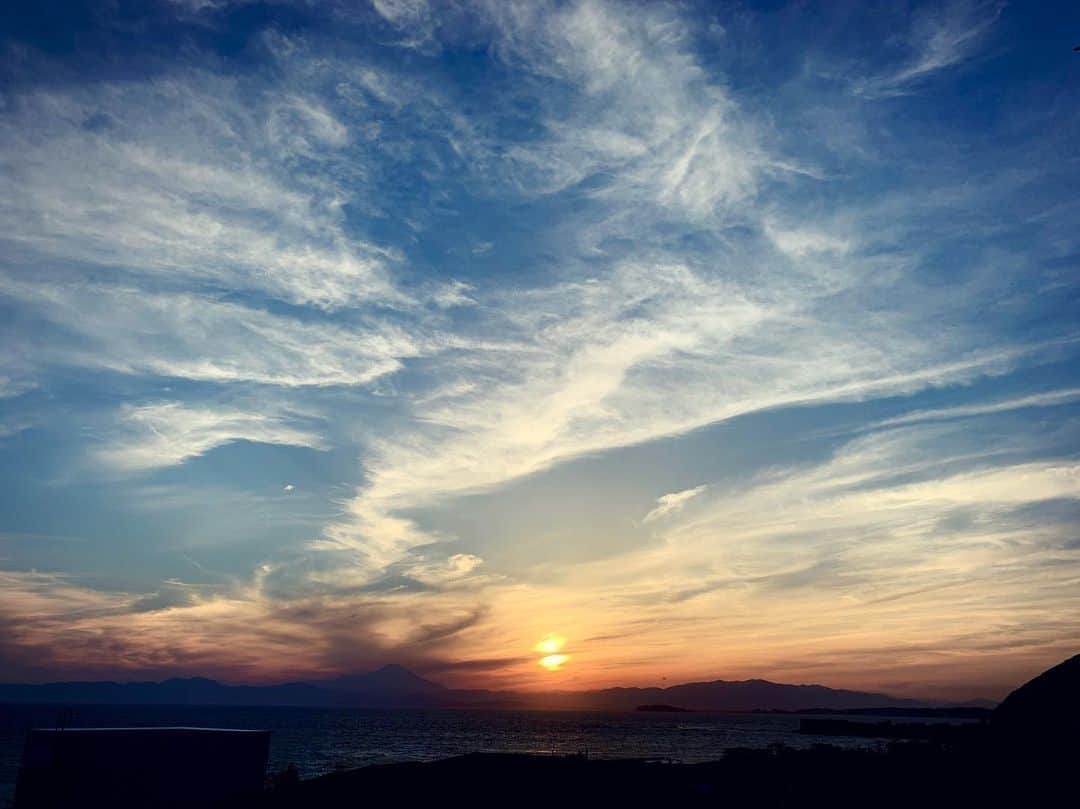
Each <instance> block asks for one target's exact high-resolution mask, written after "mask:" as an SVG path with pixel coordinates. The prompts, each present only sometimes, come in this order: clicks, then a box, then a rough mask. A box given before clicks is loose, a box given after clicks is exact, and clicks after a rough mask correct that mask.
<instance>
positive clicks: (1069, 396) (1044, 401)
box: [881, 388, 1080, 427]
mask: <svg viewBox="0 0 1080 809" xmlns="http://www.w3.org/2000/svg"><path fill="white" fill-rule="evenodd" d="M1077 401H1080V389H1077V388H1068V389H1064V390H1052V391H1046V392H1044V393H1033V394H1030V395H1027V396H1016V397H1014V398H1011V399H1003V400H998V401H992V402H981V403H976V404H967V405H957V406H956V407H943V408H939V409H937V410H916V411H914V412H911V413H905V414H904V415H902V416H897V417H895V418H892V419H888V420H887V421H884V422H882V423H881V426H883V427H884V426H898V425H903V424H914V423H917V422H921V421H949V420H952V419H966V418H973V417H976V416H990V415H995V414H997V413H1008V412H1010V411H1012V410H1025V409H1027V408H1036V407H1059V406H1061V405H1067V404H1072V403H1074V402H1077Z"/></svg>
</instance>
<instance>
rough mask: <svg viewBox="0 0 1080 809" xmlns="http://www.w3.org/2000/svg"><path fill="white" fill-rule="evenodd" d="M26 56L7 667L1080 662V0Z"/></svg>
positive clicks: (47, 33)
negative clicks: (552, 648) (545, 648)
mask: <svg viewBox="0 0 1080 809" xmlns="http://www.w3.org/2000/svg"><path fill="white" fill-rule="evenodd" d="M0 34H2V49H0V55H2V62H0V63H2V65H3V68H2V70H0V172H2V174H0V177H2V181H3V185H4V193H3V195H0V222H2V224H3V227H2V229H0V238H2V240H3V249H2V250H0V312H2V313H3V317H2V318H0V334H2V336H3V341H4V346H5V351H4V352H3V354H2V356H0V397H2V398H0V454H2V457H3V463H2V464H0V475H2V481H0V483H2V485H0V626H2V627H3V629H4V631H3V633H2V637H3V640H0V663H2V664H3V667H4V670H5V671H6V672H9V673H10V674H9V678H10V679H57V678H62V677H74V676H116V677H135V676H147V677H155V676H165V675H171V674H185V673H189V674H190V673H198V674H210V675H213V676H218V677H222V678H224V679H227V680H236V681H269V680H282V679H288V678H293V677H316V676H324V675H329V674H335V673H341V672H346V671H351V670H356V669H365V668H368V667H371V666H374V665H377V664H380V663H384V662H389V661H397V662H402V663H406V664H409V665H412V666H415V667H417V668H418V669H419V670H423V671H425V672H427V673H430V674H433V675H436V676H438V677H440V678H442V679H444V680H446V681H448V682H451V681H452V682H455V683H459V684H468V685H499V686H501V685H506V686H515V687H526V688H544V687H559V688H576V687H585V686H593V685H607V684H615V683H620V684H629V683H650V682H655V681H658V680H659V679H660V678H661V677H668V678H669V679H690V678H698V677H728V678H736V677H743V676H746V677H749V676H767V677H771V678H773V679H777V680H786V681H811V680H812V681H818V682H826V683H829V684H834V685H846V686H856V687H866V688H880V689H885V690H890V691H893V692H896V693H904V694H914V695H927V696H938V697H950V698H951V697H957V698H961V697H968V696H998V695H1000V693H1001V692H1002V691H1004V690H1007V689H1008V688H1009V687H1010V686H1012V685H1015V684H1016V683H1017V682H1019V681H1020V680H1022V679H1024V678H1025V677H1026V676H1029V675H1030V674H1033V673H1034V672H1036V671H1037V670H1039V669H1040V668H1042V667H1044V666H1045V665H1048V664H1050V663H1053V662H1055V661H1056V660H1058V659H1059V658H1062V657H1064V656H1066V655H1067V654H1069V653H1072V652H1074V651H1075V649H1076V646H1077V641H1078V640H1080V537H1078V535H1077V528H1076V526H1077V524H1078V518H1080V505H1078V498H1080V459H1078V452H1080V421H1078V414H1080V374H1078V356H1080V327H1078V326H1080V324H1078V321H1077V317H1076V314H1075V313H1076V311H1077V284H1078V281H1080V273H1078V265H1080V244H1078V242H1080V227H1078V224H1080V198H1078V196H1077V194H1076V188H1077V180H1078V179H1080V162H1078V154H1077V149H1076V144H1077V143H1078V142H1080V103H1078V102H1080V55H1078V54H1075V53H1074V52H1073V51H1072V48H1073V46H1074V45H1075V44H1077V43H1076V42H1074V41H1073V39H1076V38H1077V37H1080V13H1078V11H1077V9H1076V8H1075V6H1074V4H1066V3H1061V4H1053V3H1043V4H1038V5H1037V6H1033V5H1027V4H1005V3H997V2H953V3H944V4H942V3H931V4H907V3H888V4H863V3H854V2H852V3H841V2H837V3H829V4H802V3H761V4H740V3H694V2H686V3H672V4H665V3H648V4H644V3H630V2H599V1H598V0H597V1H596V2H570V3H544V2H529V3H513V2H464V1H463V2H447V3H426V2H424V1H423V0H375V2H374V3H373V4H370V5H369V4H365V3H359V2H358V3H333V2H327V3H317V4H316V3H300V2H297V3H290V2H280V3H267V4H263V3H247V2H228V1H227V0H174V1H173V2H165V3H159V4H154V3H124V2H119V3H113V4H109V5H108V6H107V7H103V6H101V4H93V3H91V4H86V5H81V4H59V3H47V4H44V5H42V4H23V3H15V4H13V5H10V6H9V7H8V9H7V10H5V11H4V12H3V16H2V17H0ZM552 633H554V634H557V635H559V636H560V637H564V638H565V639H566V641H565V651H566V652H567V654H569V655H570V659H569V661H568V662H567V664H566V665H565V666H563V667H562V668H561V670H559V671H557V672H548V671H545V670H544V669H542V668H540V667H538V666H537V665H536V657H537V655H536V653H535V650H534V646H535V645H536V644H537V642H538V641H539V639H541V638H542V637H545V636H547V635H549V634H552Z"/></svg>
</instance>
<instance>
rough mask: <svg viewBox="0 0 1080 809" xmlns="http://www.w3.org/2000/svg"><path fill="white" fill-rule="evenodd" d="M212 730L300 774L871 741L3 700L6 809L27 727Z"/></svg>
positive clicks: (549, 717)
mask: <svg viewBox="0 0 1080 809" xmlns="http://www.w3.org/2000/svg"><path fill="white" fill-rule="evenodd" d="M58 722H62V723H63V724H64V725H65V726H67V727H154V726H158V727H162V726H165V727H168V726H186V727H211V728H245V729H262V730H269V731H270V732H271V733H270V739H271V741H270V761H269V765H268V768H267V769H268V771H269V772H277V771H280V770H282V769H283V768H285V767H287V766H288V765H289V764H294V765H295V766H296V768H297V769H298V770H299V772H300V777H301V778H312V777H314V776H318V775H323V774H325V773H329V772H333V771H335V770H338V769H353V768H355V767H365V766H370V765H374V764H386V763H390V762H397V761H429V760H433V759H439V758H446V757H448V756H455V755H460V754H463V753H471V752H515V753H538V754H555V755H565V754H569V753H585V754H587V755H589V756H590V757H596V758H649V759H668V760H675V761H683V762H687V763H692V762H698V761H710V760H714V759H716V758H719V757H720V755H721V754H722V753H723V752H724V751H725V750H728V749H730V748H733V747H754V748H764V747H769V746H771V745H781V744H782V745H787V746H789V747H809V746H811V745H814V744H818V743H827V744H834V745H842V746H848V747H865V746H872V745H874V744H875V742H874V741H873V740H867V739H865V738H854V737H853V738H847V737H836V736H830V737H828V738H825V737H815V736H806V735H802V734H800V733H798V727H799V717H797V716H793V715H788V714H751V713H706V712H693V713H645V712H624V713H612V712H576V711H575V712H570V711H567V712H561V711H554V712H553V711H520V710H494V709H491V710H475V709H417V710H401V709H393V710H389V709H365V708H301V707H295V708H290V707H248V708H245V707H232V706H229V707H218V706H192V705H179V706H168V705H117V706H109V705H79V706H75V707H74V708H71V707H70V706H68V707H66V708H61V707H60V706H56V705H23V704H20V705H2V704H0V807H7V806H10V805H11V802H12V800H13V797H14V792H15V778H16V774H17V772H18V768H19V761H20V759H21V757H22V750H23V746H24V744H25V740H26V732H27V730H28V729H30V728H37V727H44V728H52V727H57V725H58Z"/></svg>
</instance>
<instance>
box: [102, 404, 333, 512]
mask: <svg viewBox="0 0 1080 809" xmlns="http://www.w3.org/2000/svg"><path fill="white" fill-rule="evenodd" d="M120 422H121V433H120V434H119V435H118V436H116V437H115V438H114V439H113V440H112V441H111V443H110V446H109V447H107V448H106V449H102V450H100V451H99V452H98V453H97V457H98V458H99V459H100V461H101V462H102V463H105V464H106V465H108V466H111V467H114V468H116V469H122V470H127V471H139V470H146V469H155V468H159V467H164V466H173V465H175V464H181V463H183V462H184V461H187V460H189V459H190V458H194V457H196V456H198V455H203V454H205V453H207V452H209V451H210V450H212V449H214V448H215V447H219V446H222V445H223V444H228V443H230V442H233V441H256V442H259V443H263V444H287V445H292V446H299V447H310V448H312V449H323V448H325V444H324V442H323V439H322V438H321V437H320V436H319V435H317V434H316V433H314V432H311V431H307V430H302V429H299V428H297V427H294V426H290V425H289V424H288V423H287V421H286V416H285V415H266V414H259V413H253V412H250V411H247V410H236V409H230V408H209V407H202V408H196V407H188V406H185V405H182V404H181V403H179V402H160V403H156V404H147V405H138V406H125V407H124V408H123V410H122V411H121V413H120ZM292 488H293V487H292V486H291V485H290V486H286V491H291V490H292Z"/></svg>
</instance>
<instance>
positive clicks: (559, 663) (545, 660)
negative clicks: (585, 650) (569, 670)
mask: <svg viewBox="0 0 1080 809" xmlns="http://www.w3.org/2000/svg"><path fill="white" fill-rule="evenodd" d="M569 659H570V655H545V656H544V657H541V658H540V665H541V666H543V667H544V668H545V669H547V670H548V671H559V670H560V669H562V667H563V665H564V664H565V663H566V662H567V661H568V660H569Z"/></svg>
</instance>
